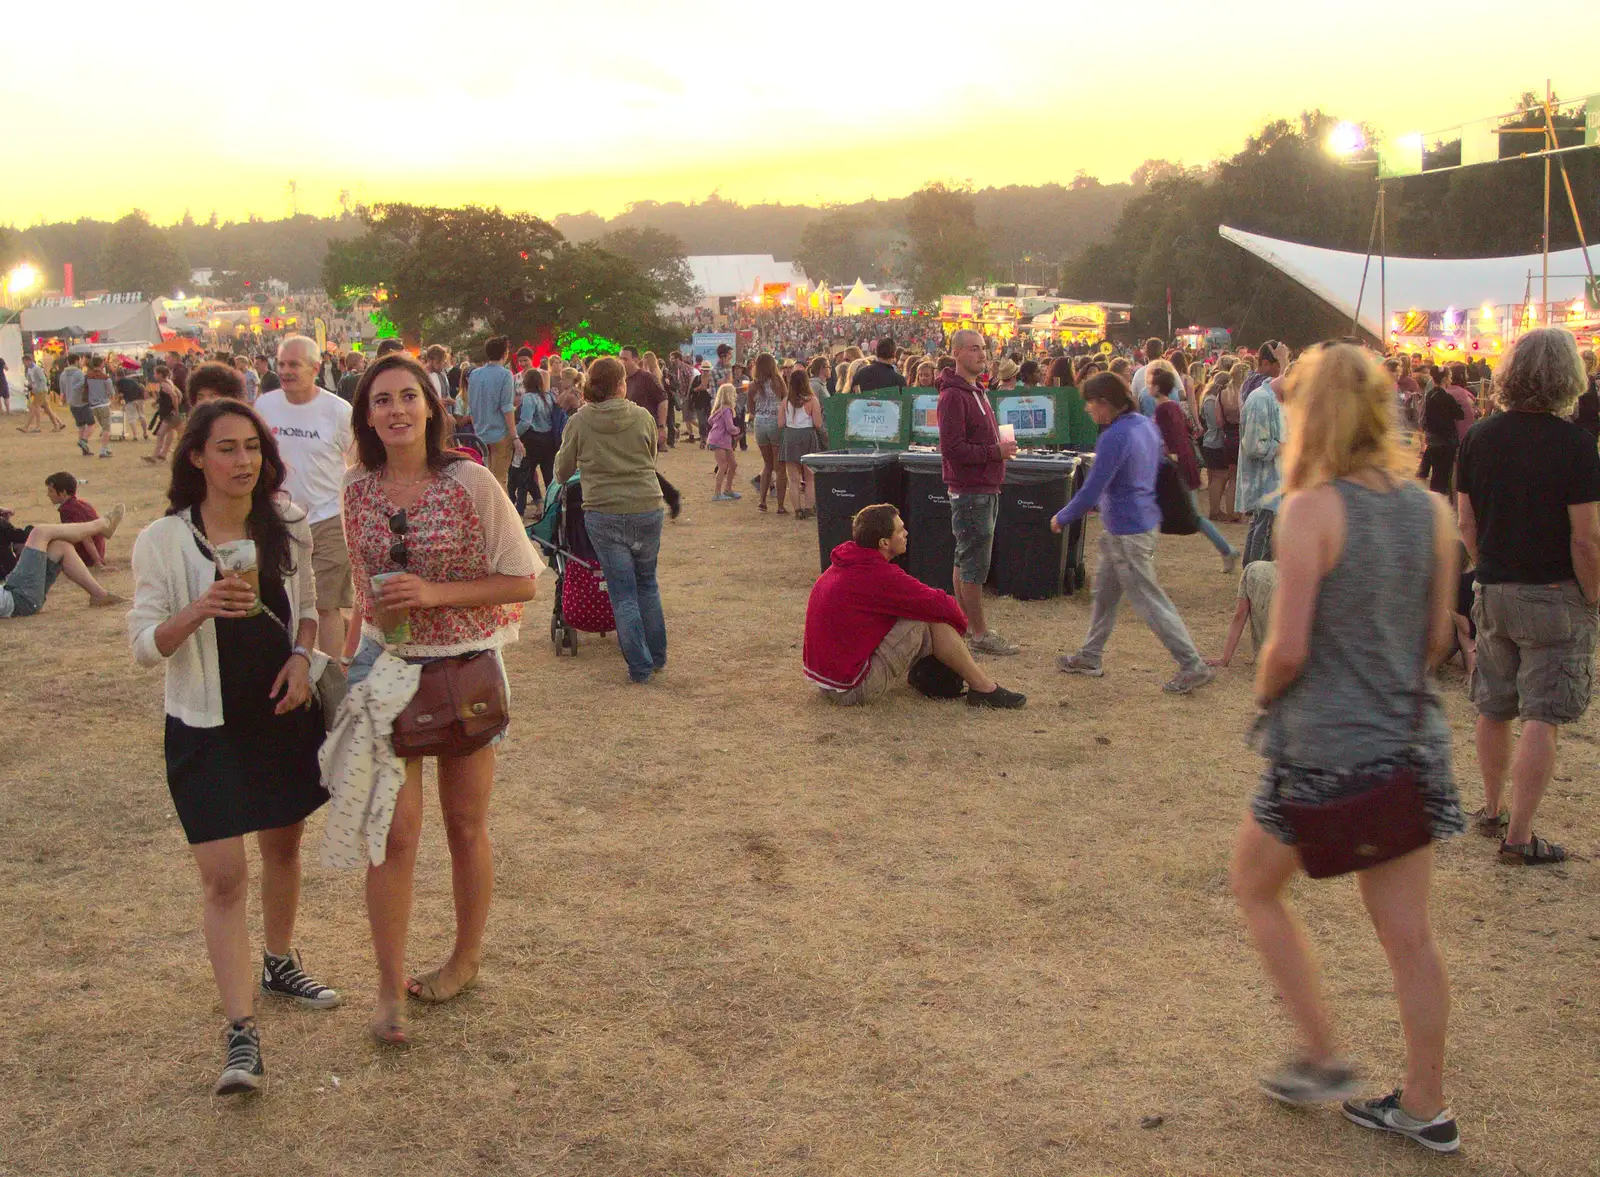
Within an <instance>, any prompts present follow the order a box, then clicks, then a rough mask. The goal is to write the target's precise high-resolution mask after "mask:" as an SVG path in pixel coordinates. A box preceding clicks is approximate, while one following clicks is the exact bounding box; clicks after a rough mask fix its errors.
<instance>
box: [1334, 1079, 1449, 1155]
mask: <svg viewBox="0 0 1600 1177" xmlns="http://www.w3.org/2000/svg"><path fill="white" fill-rule="evenodd" d="M1344 1114H1345V1118H1346V1119H1347V1120H1351V1121H1354V1122H1355V1123H1357V1124H1360V1125H1361V1126H1362V1127H1363V1128H1376V1129H1377V1130H1378V1131H1380V1132H1393V1133H1396V1134H1397V1135H1400V1136H1404V1137H1406V1138H1407V1139H1408V1140H1415V1141H1416V1142H1417V1143H1418V1144H1420V1145H1421V1146H1422V1147H1423V1148H1427V1149H1432V1150H1433V1151H1434V1152H1455V1151H1456V1149H1458V1148H1460V1147H1461V1133H1460V1131H1459V1130H1458V1129H1457V1128H1456V1114H1455V1113H1454V1112H1452V1111H1451V1110H1450V1109H1449V1108H1445V1109H1444V1110H1443V1111H1442V1112H1440V1113H1439V1114H1438V1115H1437V1116H1435V1117H1434V1118H1433V1119H1431V1120H1417V1119H1413V1118H1412V1117H1411V1116H1410V1115H1409V1114H1407V1112H1406V1111H1405V1109H1403V1108H1402V1107H1401V1106H1400V1090H1399V1088H1396V1089H1395V1090H1393V1091H1391V1092H1390V1093H1389V1094H1388V1095H1385V1096H1384V1097H1383V1098H1382V1099H1347V1100H1345V1102H1344Z"/></svg>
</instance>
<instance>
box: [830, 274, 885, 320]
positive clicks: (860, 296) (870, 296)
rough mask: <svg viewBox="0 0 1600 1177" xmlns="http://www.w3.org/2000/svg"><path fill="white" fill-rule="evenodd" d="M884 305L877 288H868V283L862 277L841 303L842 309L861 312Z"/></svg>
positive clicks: (873, 309)
mask: <svg viewBox="0 0 1600 1177" xmlns="http://www.w3.org/2000/svg"><path fill="white" fill-rule="evenodd" d="M882 305H883V297H882V296H881V295H880V294H879V293H878V292H877V291H876V290H869V289H867V284H866V283H865V282H863V281H862V280H861V279H860V278H857V279H856V284H855V285H854V286H852V287H851V288H850V293H849V294H846V295H845V296H844V301H843V302H841V303H840V304H839V306H840V309H842V310H846V311H853V312H855V313H856V314H860V313H862V312H863V311H875V310H877V309H878V308H879V307H881V306H882Z"/></svg>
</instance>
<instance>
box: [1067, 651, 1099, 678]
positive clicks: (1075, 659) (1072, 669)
mask: <svg viewBox="0 0 1600 1177" xmlns="http://www.w3.org/2000/svg"><path fill="white" fill-rule="evenodd" d="M1056 669H1057V670H1059V671H1060V672H1061V673H1062V674H1082V675H1085V676H1087V677H1089V678H1103V677H1104V676H1105V673H1106V672H1105V671H1104V670H1103V669H1102V668H1101V666H1100V663H1098V662H1090V661H1089V660H1088V659H1087V658H1085V657H1084V656H1083V655H1082V654H1062V655H1061V656H1059V657H1058V658H1057V659H1056Z"/></svg>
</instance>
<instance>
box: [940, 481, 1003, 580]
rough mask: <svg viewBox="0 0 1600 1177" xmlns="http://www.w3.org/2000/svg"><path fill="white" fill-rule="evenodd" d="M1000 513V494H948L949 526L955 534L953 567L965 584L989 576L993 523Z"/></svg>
mask: <svg viewBox="0 0 1600 1177" xmlns="http://www.w3.org/2000/svg"><path fill="white" fill-rule="evenodd" d="M999 517H1000V496H999V495H991V494H966V493H963V494H953V495H951V496H950V530H951V531H953V532H954V533H955V537H956V571H957V572H959V573H961V579H962V580H963V581H965V582H966V583H967V584H983V583H984V582H985V581H987V580H988V579H989V561H990V559H991V558H992V557H993V555H994V525H995V521H996V520H997V519H999Z"/></svg>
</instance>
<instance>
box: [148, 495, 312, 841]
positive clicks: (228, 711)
mask: <svg viewBox="0 0 1600 1177" xmlns="http://www.w3.org/2000/svg"><path fill="white" fill-rule="evenodd" d="M195 514H196V515H198V514H199V512H196V513H195ZM197 522H198V520H197ZM218 575H219V576H220V575H221V574H220V573H218ZM261 599H262V600H263V601H264V602H265V603H266V605H267V608H269V609H271V610H272V612H274V613H276V614H277V615H278V616H279V617H282V618H285V619H287V618H288V617H289V616H290V612H289V595H288V593H287V592H286V591H285V590H284V587H283V581H282V580H280V579H277V578H272V579H269V578H267V577H262V579H261ZM212 624H214V625H215V626H216V627H217V669H218V672H219V673H220V675H221V677H222V726H221V727H190V726H189V725H188V724H186V723H184V722H183V721H182V720H181V719H176V718H174V717H173V716H171V715H169V716H167V737H166V749H167V788H169V789H170V790H171V791H172V804H173V806H174V807H175V808H176V809H177V811H178V820H179V821H181V822H183V832H184V834H185V836H186V837H187V838H188V839H189V842H190V844H191V845H192V844H194V843H197V842H212V841H215V840H216V839H218V838H237V837H239V836H240V835H242V834H250V833H254V832H255V831H257V830H272V829H277V828H278V827H280V826H288V825H293V824H294V823H295V822H297V821H300V820H302V819H303V818H305V817H306V816H307V815H308V814H311V813H314V812H315V811H316V810H317V808H318V807H320V806H321V805H322V804H323V802H325V801H327V799H328V794H327V793H326V792H325V791H324V790H323V788H322V779H321V771H320V769H319V768H318V765H317V750H318V749H319V748H320V747H321V746H322V735H323V733H322V713H321V711H320V710H319V709H318V708H317V707H316V706H315V705H313V706H311V707H300V708H297V709H296V710H294V711H291V712H290V713H289V714H287V715H274V714H273V708H274V707H276V706H277V702H276V700H274V699H271V698H269V697H268V694H267V693H268V692H269V691H270V690H271V689H272V683H273V680H274V679H276V678H277V677H278V672H279V671H280V670H282V669H283V664H284V662H286V661H287V660H288V658H289V651H290V650H291V649H292V648H293V647H292V646H291V645H290V642H289V635H288V633H286V632H285V631H284V628H283V627H282V626H281V625H279V624H278V623H277V622H276V621H274V620H273V619H272V618H271V617H270V616H268V615H267V613H266V612H265V611H263V612H261V613H259V614H257V615H256V616H255V617H238V618H223V617H219V618H217V619H216V620H215V621H214V622H213V623H212Z"/></svg>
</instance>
